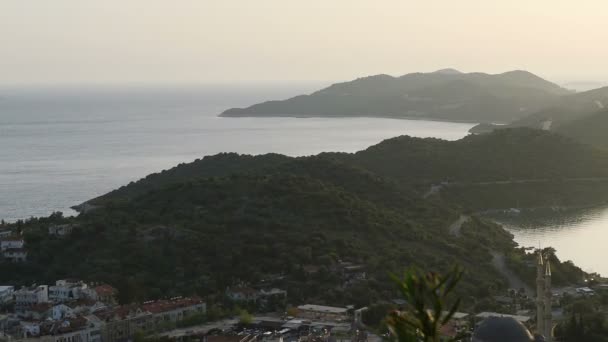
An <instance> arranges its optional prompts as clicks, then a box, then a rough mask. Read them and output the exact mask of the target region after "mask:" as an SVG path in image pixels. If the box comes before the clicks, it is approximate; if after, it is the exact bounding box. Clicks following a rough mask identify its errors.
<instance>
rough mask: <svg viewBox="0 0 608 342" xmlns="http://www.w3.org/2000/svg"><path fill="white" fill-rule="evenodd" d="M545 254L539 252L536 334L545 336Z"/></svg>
mask: <svg viewBox="0 0 608 342" xmlns="http://www.w3.org/2000/svg"><path fill="white" fill-rule="evenodd" d="M543 264H544V263H543V252H542V251H541V250H540V249H539V250H538V262H537V263H536V332H537V333H538V334H540V335H545V299H544V297H545V273H546V272H545V271H546V270H545V268H544V267H543Z"/></svg>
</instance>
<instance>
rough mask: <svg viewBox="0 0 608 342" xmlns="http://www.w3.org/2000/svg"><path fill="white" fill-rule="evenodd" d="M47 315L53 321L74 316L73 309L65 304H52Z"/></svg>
mask: <svg viewBox="0 0 608 342" xmlns="http://www.w3.org/2000/svg"><path fill="white" fill-rule="evenodd" d="M47 315H48V317H49V318H50V319H52V320H55V321H58V320H62V319H65V318H73V317H76V315H75V314H74V310H73V309H72V308H71V307H69V306H67V305H65V304H57V305H53V306H52V307H51V308H50V309H49V311H48V313H47Z"/></svg>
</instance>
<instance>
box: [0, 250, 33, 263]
mask: <svg viewBox="0 0 608 342" xmlns="http://www.w3.org/2000/svg"><path fill="white" fill-rule="evenodd" d="M2 256H3V257H4V258H5V259H8V260H9V261H12V262H25V261H26V260H27V250H26V249H25V248H7V249H5V250H4V251H2Z"/></svg>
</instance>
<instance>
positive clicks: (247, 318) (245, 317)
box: [239, 310, 253, 324]
mask: <svg viewBox="0 0 608 342" xmlns="http://www.w3.org/2000/svg"><path fill="white" fill-rule="evenodd" d="M251 322H253V316H251V314H250V313H249V312H247V310H241V312H240V314H239V323H240V324H251Z"/></svg>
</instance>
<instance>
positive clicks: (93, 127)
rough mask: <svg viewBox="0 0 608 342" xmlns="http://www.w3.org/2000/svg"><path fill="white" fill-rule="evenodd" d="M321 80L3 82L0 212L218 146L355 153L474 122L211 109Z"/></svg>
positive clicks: (55, 206)
mask: <svg viewBox="0 0 608 342" xmlns="http://www.w3.org/2000/svg"><path fill="white" fill-rule="evenodd" d="M318 86H319V85H312V84H309V85H298V86H289V87H286V86H257V87H244V86H237V87H228V86H214V87H172V88H122V89H112V88H85V89H83V88H73V89H65V88H64V89H28V90H23V89H0V218H2V219H5V220H8V221H13V220H16V219H20V218H26V217H30V216H45V215H48V214H50V213H51V212H53V211H63V212H64V213H66V214H73V212H72V211H71V210H70V209H69V207H70V206H72V205H75V204H78V203H81V202H83V201H85V200H88V199H91V198H93V197H96V196H99V195H102V194H104V193H106V192H108V191H110V190H113V189H115V188H117V187H119V186H121V185H124V184H126V183H128V182H130V181H134V180H137V179H139V178H141V177H144V176H146V175H147V174H149V173H152V172H158V171H161V170H163V169H167V168H170V167H172V166H175V165H177V164H178V163H182V162H189V161H192V160H194V159H196V158H200V157H202V156H205V155H210V154H216V153H219V152H239V153H248V154H260V153H268V152H277V153H283V154H287V155H291V156H301V155H310V154H316V153H319V152H322V151H345V152H354V151H357V150H361V149H363V148H366V147H367V146H370V145H373V144H376V143H378V142H380V141H381V140H383V139H386V138H390V137H394V136H398V135H403V134H408V135H412V136H418V137H438V138H444V139H450V140H455V139H459V138H462V137H463V136H465V135H466V134H467V131H468V129H469V128H471V126H472V125H470V124H457V123H444V122H428V121H408V120H391V119H368V118H357V119H322V118H309V119H296V118H218V117H217V114H218V113H220V112H221V111H222V110H224V109H226V108H229V107H235V106H246V105H250V104H253V103H256V102H260V101H264V100H269V99H277V98H287V97H290V96H293V95H296V94H299V93H303V92H310V91H312V90H314V89H316V88H318Z"/></svg>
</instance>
